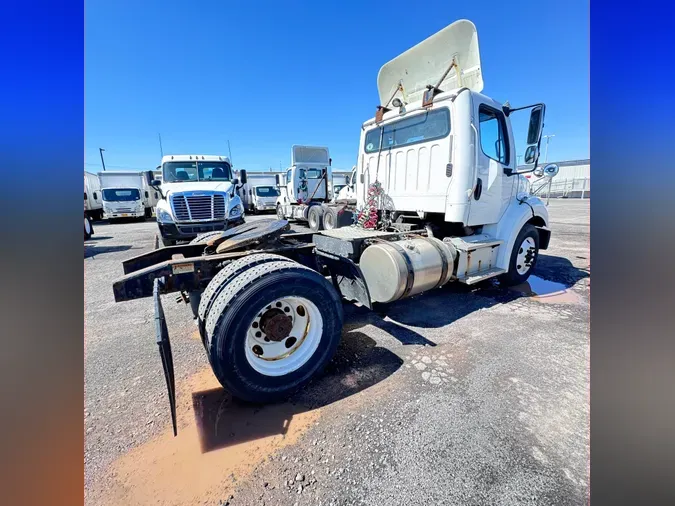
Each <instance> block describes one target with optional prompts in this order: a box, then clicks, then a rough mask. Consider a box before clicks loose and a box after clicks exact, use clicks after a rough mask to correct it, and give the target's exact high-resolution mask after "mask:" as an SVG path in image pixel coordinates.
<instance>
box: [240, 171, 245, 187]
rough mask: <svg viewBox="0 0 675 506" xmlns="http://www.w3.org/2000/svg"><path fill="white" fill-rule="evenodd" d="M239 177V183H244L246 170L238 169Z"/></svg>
mask: <svg viewBox="0 0 675 506" xmlns="http://www.w3.org/2000/svg"><path fill="white" fill-rule="evenodd" d="M239 177H240V178H241V184H246V171H245V170H244V169H241V170H240V171H239Z"/></svg>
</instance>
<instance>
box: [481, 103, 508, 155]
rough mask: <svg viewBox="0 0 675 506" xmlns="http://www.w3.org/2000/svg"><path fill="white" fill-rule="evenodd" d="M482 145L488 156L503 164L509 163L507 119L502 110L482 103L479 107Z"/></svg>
mask: <svg viewBox="0 0 675 506" xmlns="http://www.w3.org/2000/svg"><path fill="white" fill-rule="evenodd" d="M478 116H479V120H478V121H479V127H480V147H481V149H482V150H483V153H484V154H485V156H487V157H488V158H491V159H492V160H495V161H497V162H499V163H501V164H502V165H508V164H509V141H508V138H507V136H506V120H505V119H504V114H503V113H502V112H501V111H497V110H496V109H493V108H492V107H488V106H486V105H481V106H479V107H478Z"/></svg>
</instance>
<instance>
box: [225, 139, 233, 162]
mask: <svg viewBox="0 0 675 506" xmlns="http://www.w3.org/2000/svg"><path fill="white" fill-rule="evenodd" d="M227 151H228V153H230V165H232V167H234V162H233V161H232V150H231V149H230V140H229V139H228V140H227Z"/></svg>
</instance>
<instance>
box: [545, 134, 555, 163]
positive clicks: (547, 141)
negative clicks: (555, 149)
mask: <svg viewBox="0 0 675 506" xmlns="http://www.w3.org/2000/svg"><path fill="white" fill-rule="evenodd" d="M551 137H555V134H552V135H544V139H546V153H545V154H544V163H548V143H549V141H550V140H551Z"/></svg>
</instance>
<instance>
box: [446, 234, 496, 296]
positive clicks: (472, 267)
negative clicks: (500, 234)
mask: <svg viewBox="0 0 675 506" xmlns="http://www.w3.org/2000/svg"><path fill="white" fill-rule="evenodd" d="M444 241H445V242H450V243H452V244H453V245H454V246H455V248H456V249H457V254H458V256H459V258H458V261H457V271H456V276H457V280H458V281H460V282H461V283H465V284H467V285H472V284H474V283H478V282H479V281H483V280H484V279H488V278H492V277H494V276H498V275H499V274H503V273H504V272H505V271H504V269H501V268H499V267H497V265H496V264H497V256H498V253H499V248H500V247H501V246H502V244H503V243H504V242H503V241H500V240H498V239H495V238H494V237H491V236H489V235H487V234H481V235H475V236H469V237H452V238H446V239H444Z"/></svg>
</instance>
